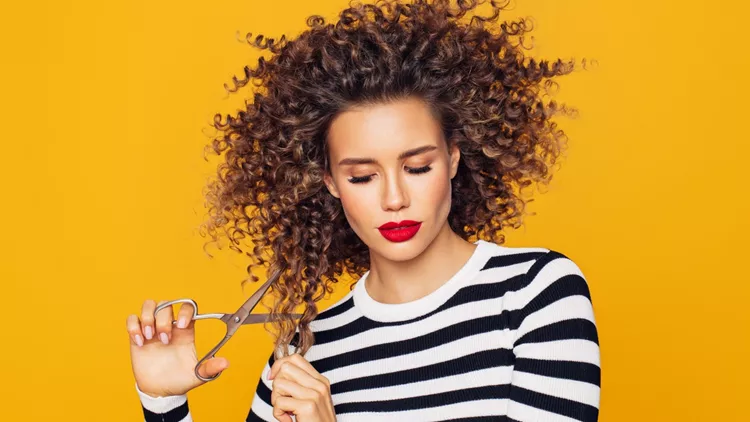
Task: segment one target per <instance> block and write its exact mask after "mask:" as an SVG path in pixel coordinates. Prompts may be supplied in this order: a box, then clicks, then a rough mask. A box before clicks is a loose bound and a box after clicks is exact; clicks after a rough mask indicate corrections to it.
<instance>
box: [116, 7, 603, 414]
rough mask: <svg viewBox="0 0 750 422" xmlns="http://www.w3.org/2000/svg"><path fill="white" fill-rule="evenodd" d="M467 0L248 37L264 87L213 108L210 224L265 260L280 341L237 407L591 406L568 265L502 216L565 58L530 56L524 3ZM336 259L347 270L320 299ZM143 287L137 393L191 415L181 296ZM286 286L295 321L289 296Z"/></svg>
mask: <svg viewBox="0 0 750 422" xmlns="http://www.w3.org/2000/svg"><path fill="white" fill-rule="evenodd" d="M476 6H477V5H476V4H475V2H470V1H460V2H459V3H458V4H457V5H452V4H450V3H449V2H448V1H439V0H435V1H427V0H419V1H415V2H414V3H412V4H410V5H404V4H400V3H398V2H395V1H388V2H381V3H378V4H377V5H357V6H352V7H350V8H348V9H346V10H344V11H343V12H342V13H341V15H340V20H339V21H338V22H337V23H335V24H326V23H325V21H324V20H323V19H322V18H320V17H313V18H311V19H310V20H309V21H308V25H309V26H310V29H309V30H307V31H306V32H304V33H302V34H301V35H300V36H299V37H298V38H297V39H295V40H293V41H288V42H287V41H286V40H285V38H282V39H281V40H280V41H279V42H278V43H274V42H273V40H272V39H268V40H265V41H264V40H263V37H262V36H258V37H257V38H256V39H255V43H254V44H255V45H256V46H257V47H258V48H262V49H267V50H269V51H270V52H271V53H273V55H272V56H271V58H270V59H268V60H266V59H263V58H261V59H259V61H258V66H257V68H256V69H249V68H246V79H244V80H242V81H238V83H237V84H238V85H240V86H242V85H246V84H247V83H248V82H250V81H251V80H255V81H256V85H257V86H258V87H259V90H258V93H257V94H255V97H254V102H253V103H252V104H251V105H249V106H248V110H246V111H242V112H239V113H238V116H237V117H230V116H228V117H227V121H226V123H221V119H220V118H219V116H217V118H216V119H215V124H216V127H217V128H218V129H220V130H221V131H222V133H223V135H222V137H221V138H219V139H216V140H215V141H214V142H213V148H214V150H215V151H216V152H217V153H219V154H220V153H222V152H224V153H225V157H226V162H225V163H224V164H222V166H221V169H220V172H221V177H220V179H219V181H217V182H215V183H213V184H212V185H211V190H210V194H209V199H210V200H211V205H212V207H211V208H210V209H211V213H212V214H211V217H212V218H211V219H210V221H209V222H208V223H207V224H206V228H207V231H208V232H209V233H211V235H212V237H213V240H214V241H215V240H217V239H218V238H219V234H218V232H219V231H220V230H224V232H225V234H226V235H227V238H228V239H230V240H231V241H232V248H233V249H236V250H238V251H242V249H240V246H239V245H240V240H243V239H247V240H248V241H249V243H252V244H253V250H252V253H250V252H248V253H247V255H248V256H250V257H251V258H253V259H255V261H254V262H253V263H252V264H253V265H263V266H265V267H266V271H267V273H268V274H269V277H274V278H276V280H274V283H273V285H272V290H273V291H274V293H275V294H276V296H277V301H276V303H275V305H274V307H273V309H272V310H271V311H272V315H273V316H274V325H273V326H274V328H276V331H277V335H276V344H275V346H276V347H275V353H274V354H272V355H271V356H270V358H269V360H268V362H267V363H266V364H265V367H264V369H263V372H262V374H263V375H262V378H261V380H259V381H258V384H257V389H256V394H255V396H254V398H253V399H252V404H251V406H250V410H249V414H248V417H247V420H266V421H271V420H280V421H290V420H293V418H292V417H294V418H295V419H296V420H297V421H298V422H311V421H333V420H339V421H347V420H353V421H362V420H425V421H427V420H429V421H436V420H456V419H460V418H467V419H479V418H482V417H505V418H506V419H505V420H515V421H531V420H534V421H540V420H545V421H547V420H549V421H558V420H559V421H563V420H564V421H570V420H580V421H595V420H597V418H598V409H599V393H600V362H599V344H598V337H597V329H596V325H595V321H594V313H593V308H592V304H591V298H590V295H589V290H588V286H587V282H586V280H585V278H584V276H583V274H582V273H581V270H580V269H579V268H578V266H577V265H576V264H575V263H574V262H573V261H572V260H570V259H569V258H567V257H566V256H565V255H563V254H561V253H559V252H556V251H554V250H549V249H546V248H542V247H526V248H521V247H516V248H511V247H505V246H501V243H503V242H504V237H503V235H502V234H501V233H500V231H501V229H502V228H503V227H505V226H512V227H518V226H519V225H520V224H521V218H522V217H523V210H524V204H525V202H527V201H525V200H524V199H523V197H522V195H521V192H522V188H524V187H527V186H529V185H531V184H532V183H534V182H541V183H546V182H548V181H549V180H550V177H551V176H550V173H549V168H550V166H551V165H552V164H554V162H555V159H556V158H557V157H558V156H559V155H560V153H561V151H562V143H563V141H564V135H563V133H562V132H561V131H559V130H558V129H556V125H555V123H554V122H552V121H551V117H552V116H553V115H554V114H556V113H558V112H561V111H565V109H564V108H558V107H557V106H556V104H555V103H554V101H552V102H550V103H549V104H544V103H543V102H542V97H543V95H544V93H543V92H542V89H543V88H545V87H549V86H550V85H551V84H553V83H552V82H551V81H550V78H552V77H554V76H560V75H564V74H567V73H569V72H571V71H572V70H573V64H572V63H563V62H561V61H560V60H558V61H556V62H555V63H553V64H549V63H547V62H545V61H541V62H536V61H534V60H526V58H525V57H524V55H523V54H522V50H523V46H522V44H520V43H514V42H513V39H520V40H521V41H522V36H523V34H524V33H525V32H527V31H528V30H529V27H527V22H526V21H523V20H521V21H519V22H512V23H506V24H502V25H499V30H497V31H494V32H493V31H492V29H497V28H493V27H492V25H491V24H492V23H494V22H496V21H497V18H498V16H499V12H500V10H501V9H502V7H501V6H500V5H498V4H496V3H494V2H492V3H491V7H492V11H493V13H492V16H489V17H481V16H480V15H475V16H474V17H473V18H472V19H469V17H468V16H467V14H468V13H469V12H471V11H472V10H474V8H475V7H476ZM222 227H225V229H222ZM266 253H268V256H270V258H267V259H264V258H262V256H266V255H265V254H266ZM253 265H251V266H250V267H249V268H248V274H249V276H250V279H252V280H253V281H257V280H258V278H257V277H255V276H254V275H253V273H252V272H251V270H252V267H253ZM344 272H346V273H347V274H349V275H351V276H353V277H355V279H356V280H357V282H356V283H355V284H354V286H353V290H352V291H351V292H349V293H348V294H347V295H346V296H345V297H344V298H342V299H341V300H340V301H338V302H337V303H335V304H334V305H332V306H330V307H329V308H328V309H326V310H325V311H323V312H321V313H320V314H318V310H317V307H316V302H317V301H318V300H319V299H320V298H321V297H323V295H324V294H325V293H326V292H330V291H331V289H332V284H333V283H335V282H336V281H337V278H338V277H339V276H341V275H343V273H344ZM156 304H157V303H156V302H155V301H153V300H148V301H146V302H145V303H144V304H143V307H142V309H141V312H140V315H131V316H129V317H128V323H127V326H128V332H129V337H130V350H131V356H132V365H133V371H134V374H135V379H136V388H137V392H138V395H139V397H140V399H141V404H142V406H143V410H144V415H145V418H146V420H147V421H150V420H159V421H162V420H174V421H190V420H191V416H190V413H189V410H188V403H187V399H186V393H187V392H188V391H189V390H191V389H193V388H195V387H197V386H200V385H201V384H202V383H203V382H202V381H200V380H199V379H198V378H196V377H195V375H194V374H193V368H194V366H195V365H196V363H197V362H196V356H195V348H194V328H193V323H192V322H191V321H189V320H190V315H192V309H191V308H189V306H183V307H182V308H180V310H179V312H178V313H177V315H173V314H172V312H173V311H172V310H170V309H165V310H164V311H162V312H160V313H159V314H158V315H156V317H155V318H154V315H153V313H154V308H155V306H156ZM299 306H303V307H304V314H303V317H302V318H301V320H300V321H299V323H298V325H296V326H295V324H294V322H293V321H291V320H289V319H286V318H284V317H283V315H284V314H285V313H288V312H294V311H295V309H296V308H297V307H299ZM175 317H176V318H175ZM173 319H177V320H178V321H180V323H179V324H178V325H177V326H174V327H173V326H172V324H171V321H172V320H173ZM160 339H161V340H160ZM227 367H228V361H227V359H226V358H223V357H216V358H214V359H212V360H210V361H208V362H207V363H206V364H204V365H203V366H202V367H201V369H200V371H201V373H202V375H203V376H204V377H210V376H213V375H215V374H217V373H219V372H221V371H223V370H224V369H226V368H227Z"/></svg>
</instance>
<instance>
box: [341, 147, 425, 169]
mask: <svg viewBox="0 0 750 422" xmlns="http://www.w3.org/2000/svg"><path fill="white" fill-rule="evenodd" d="M436 149H437V147H436V146H435V145H425V146H421V147H417V148H414V149H410V150H407V151H404V152H402V153H401V154H399V156H398V159H399V160H403V159H404V158H409V157H413V156H415V155H419V154H423V153H425V152H428V151H433V150H436ZM375 163H377V161H376V160H375V159H373V158H344V159H343V160H341V161H339V165H340V166H346V165H356V164H375Z"/></svg>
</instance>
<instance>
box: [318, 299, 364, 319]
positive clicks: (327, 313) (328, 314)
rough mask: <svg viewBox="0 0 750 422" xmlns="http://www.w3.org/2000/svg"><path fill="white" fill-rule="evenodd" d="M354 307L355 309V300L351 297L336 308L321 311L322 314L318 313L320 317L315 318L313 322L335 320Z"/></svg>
mask: <svg viewBox="0 0 750 422" xmlns="http://www.w3.org/2000/svg"><path fill="white" fill-rule="evenodd" d="M353 307H354V299H353V298H351V297H350V298H349V299H347V300H346V301H344V302H342V303H339V304H338V305H336V306H332V307H329V308H328V309H326V310H324V311H321V312H320V313H318V315H317V316H316V317H315V319H314V320H313V321H322V320H325V319H329V318H333V317H335V316H338V315H341V314H343V313H344V312H346V311H348V310H349V309H351V308H353Z"/></svg>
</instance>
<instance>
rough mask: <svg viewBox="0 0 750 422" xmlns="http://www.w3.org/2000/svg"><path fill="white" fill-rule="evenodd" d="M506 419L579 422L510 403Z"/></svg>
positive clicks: (524, 421) (527, 421) (528, 421)
mask: <svg viewBox="0 0 750 422" xmlns="http://www.w3.org/2000/svg"><path fill="white" fill-rule="evenodd" d="M508 417H509V418H512V419H515V420H517V421H523V422H530V421H544V422H580V421H579V420H578V419H573V418H569V417H567V416H563V415H559V414H557V413H552V412H548V411H546V410H542V409H537V408H536V407H531V406H527V405H525V404H522V403H518V402H515V401H511V402H510V403H509V404H508Z"/></svg>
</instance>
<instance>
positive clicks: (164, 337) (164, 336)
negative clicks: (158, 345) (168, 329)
mask: <svg viewBox="0 0 750 422" xmlns="http://www.w3.org/2000/svg"><path fill="white" fill-rule="evenodd" d="M159 338H160V339H161V342H162V343H164V344H169V337H167V333H161V334H159Z"/></svg>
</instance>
